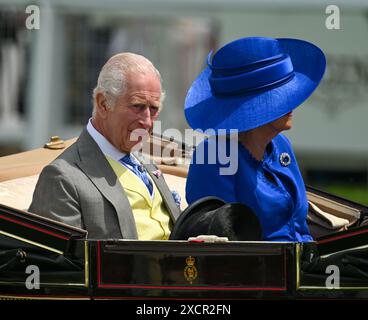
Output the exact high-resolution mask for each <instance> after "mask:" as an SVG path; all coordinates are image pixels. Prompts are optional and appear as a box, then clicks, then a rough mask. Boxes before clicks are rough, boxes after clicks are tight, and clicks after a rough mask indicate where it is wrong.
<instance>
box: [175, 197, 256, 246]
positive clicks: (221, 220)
mask: <svg viewBox="0 0 368 320" xmlns="http://www.w3.org/2000/svg"><path fill="white" fill-rule="evenodd" d="M199 235H216V236H219V237H227V238H228V239H229V240H230V241H261V240H262V229H261V225H260V223H259V221H258V218H257V217H256V215H255V214H254V213H253V211H252V210H251V209H250V208H248V207H247V206H245V205H243V204H241V203H226V202H224V201H223V200H221V199H220V198H217V197H205V198H202V199H199V200H197V201H195V202H193V203H192V204H191V205H190V206H189V207H188V208H186V209H185V210H184V211H183V212H182V214H181V215H180V217H179V218H178V220H177V221H176V223H175V225H174V227H173V229H172V231H171V235H170V240H187V239H188V238H189V237H196V236H199Z"/></svg>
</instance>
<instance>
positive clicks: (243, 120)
mask: <svg viewBox="0 0 368 320" xmlns="http://www.w3.org/2000/svg"><path fill="white" fill-rule="evenodd" d="M207 64H208V67H207V68H206V69H205V70H204V71H203V72H202V73H201V74H200V75H199V76H198V78H197V79H196V80H195V81H194V82H193V84H192V86H191V87H190V89H189V91H188V93H187V96H186V99H185V107H184V112H185V117H186V119H187V121H188V124H189V125H190V127H191V128H193V129H200V130H203V131H205V130H208V129H214V130H216V131H217V132H218V130H220V129H224V130H229V129H237V130H238V131H240V132H241V131H247V130H250V129H254V128H256V127H259V126H262V125H264V124H266V123H269V122H272V121H274V120H276V119H278V118H280V117H281V116H283V115H285V114H287V113H289V112H290V111H292V110H293V109H295V108H296V107H297V106H299V105H300V104H302V103H303V102H304V101H305V100H306V99H307V98H308V97H309V96H310V95H311V94H312V92H313V91H314V90H315V89H316V88H317V86H318V84H319V83H320V81H321V79H322V77H323V74H324V72H325V69H326V58H325V55H324V53H323V52H322V50H321V49H319V48H318V47H316V46H315V45H314V44H312V43H309V42H307V41H304V40H298V39H272V38H263V37H250V38H243V39H239V40H236V41H233V42H231V43H229V44H227V45H225V46H224V47H222V48H221V49H219V50H218V51H217V52H216V54H215V55H214V56H213V58H212V61H211V53H210V54H209V55H208V58H207ZM216 134H217V133H216Z"/></svg>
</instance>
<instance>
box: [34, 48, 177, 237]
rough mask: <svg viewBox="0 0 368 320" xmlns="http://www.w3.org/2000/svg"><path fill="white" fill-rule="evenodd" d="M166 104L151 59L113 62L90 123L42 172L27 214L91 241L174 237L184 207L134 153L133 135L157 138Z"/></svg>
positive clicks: (124, 57)
mask: <svg viewBox="0 0 368 320" xmlns="http://www.w3.org/2000/svg"><path fill="white" fill-rule="evenodd" d="M162 99H163V94H162V90H161V77H160V74H159V72H158V71H157V69H156V68H155V67H154V66H153V64H152V63H151V62H150V61H149V60H147V59H146V58H144V57H143V56H140V55H136V54H132V53H121V54H117V55H115V56H113V57H112V58H110V59H109V60H108V61H107V63H106V64H105V65H104V66H103V68H102V69H101V71H100V74H99V77H98V82H97V86H96V88H95V89H94V91H93V103H94V109H93V114H92V118H91V119H90V120H89V122H88V124H87V126H86V128H85V129H84V130H83V132H82V133H81V135H80V136H79V138H78V140H77V141H76V142H75V143H74V144H73V145H72V146H70V147H69V148H68V149H67V150H65V151H64V152H63V153H62V154H61V155H60V156H59V157H58V158H57V159H56V160H54V161H53V162H52V163H51V164H49V165H48V166H46V167H45V168H44V169H43V171H42V172H41V174H40V177H39V180H38V182H37V185H36V189H35V192H34V194H33V200H32V203H31V206H30V208H29V211H30V212H34V213H37V214H40V215H42V216H46V217H48V218H51V219H54V220H57V221H61V222H64V223H67V224H69V225H72V226H76V227H79V228H83V229H86V230H87V231H88V237H89V238H99V239H112V238H124V239H142V240H156V239H158V240H161V239H168V237H169V235H170V230H171V227H172V225H173V223H174V222H175V221H176V219H177V217H178V216H179V214H180V209H179V207H178V204H177V202H176V201H175V199H174V197H173V195H172V193H171V191H170V190H169V189H168V186H167V185H166V182H165V180H164V178H163V177H162V175H160V174H158V172H157V168H156V167H155V166H154V164H152V163H143V162H142V159H139V158H137V156H134V154H133V152H131V151H132V150H133V148H134V147H135V146H136V145H137V143H138V141H137V139H134V138H132V133H134V132H137V131H139V132H140V134H141V133H142V132H144V133H146V134H149V133H151V131H152V128H153V123H154V121H155V120H156V119H157V117H158V114H159V111H160V109H161V103H162ZM134 186H136V187H137V188H138V189H139V190H134Z"/></svg>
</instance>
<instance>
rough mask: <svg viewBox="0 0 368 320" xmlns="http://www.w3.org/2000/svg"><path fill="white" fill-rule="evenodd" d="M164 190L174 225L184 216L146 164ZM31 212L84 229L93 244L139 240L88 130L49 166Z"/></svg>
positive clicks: (116, 183)
mask: <svg viewBox="0 0 368 320" xmlns="http://www.w3.org/2000/svg"><path fill="white" fill-rule="evenodd" d="M145 167H146V169H147V171H148V173H149V174H150V176H151V178H152V180H153V181H154V182H155V184H156V186H157V188H158V190H159V191H160V193H161V195H162V198H163V200H164V203H165V205H166V208H167V209H168V211H169V213H170V216H171V221H172V223H174V222H175V221H176V219H177V217H178V216H179V214H180V209H179V208H178V207H177V205H176V204H175V201H174V199H173V197H172V194H171V191H170V190H169V188H168V186H167V184H166V182H165V180H164V178H163V177H162V175H161V176H159V177H157V176H155V175H154V174H152V171H154V170H156V169H157V167H156V166H154V165H153V164H152V163H151V164H148V165H145ZM28 210H29V211H30V212H34V213H36V214H39V215H42V216H45V217H48V218H51V219H54V220H57V221H60V222H64V223H67V224H69V225H72V226H75V227H79V228H83V229H86V230H87V231H88V237H89V238H94V239H121V238H124V239H137V238H138V235H137V229H136V226H135V221H134V217H133V213H132V210H131V207H130V204H129V200H128V198H127V196H126V194H125V191H124V189H123V187H122V186H121V184H120V182H119V180H118V178H117V176H116V174H115V172H114V171H113V169H112V168H111V166H110V164H109V163H108V161H107V160H106V157H105V156H104V154H103V153H102V152H101V150H100V148H99V147H98V145H97V144H96V142H95V141H94V140H93V139H92V137H91V136H90V135H89V133H88V131H87V130H86V129H84V131H83V132H82V133H81V135H80V136H79V138H78V140H77V141H76V142H75V143H74V144H73V145H71V146H70V147H69V148H68V149H67V150H65V151H64V152H63V153H62V154H61V155H60V156H59V157H58V158H57V159H55V160H54V161H53V162H52V163H51V164H49V165H48V166H46V167H45V168H44V169H43V170H42V172H41V174H40V177H39V179H38V182H37V185H36V189H35V191H34V194H33V200H32V203H31V205H30V207H29V209H28Z"/></svg>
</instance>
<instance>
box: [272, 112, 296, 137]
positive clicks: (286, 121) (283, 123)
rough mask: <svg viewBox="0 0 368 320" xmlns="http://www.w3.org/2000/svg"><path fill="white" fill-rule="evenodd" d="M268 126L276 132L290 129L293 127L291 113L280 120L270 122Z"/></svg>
mask: <svg viewBox="0 0 368 320" xmlns="http://www.w3.org/2000/svg"><path fill="white" fill-rule="evenodd" d="M269 125H270V126H271V128H272V129H273V130H275V131H277V132H281V131H284V130H289V129H291V127H292V126H293V112H292V111H290V112H289V113H287V114H285V115H284V116H282V117H281V118H278V119H276V120H274V121H272V122H270V123H269Z"/></svg>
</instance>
